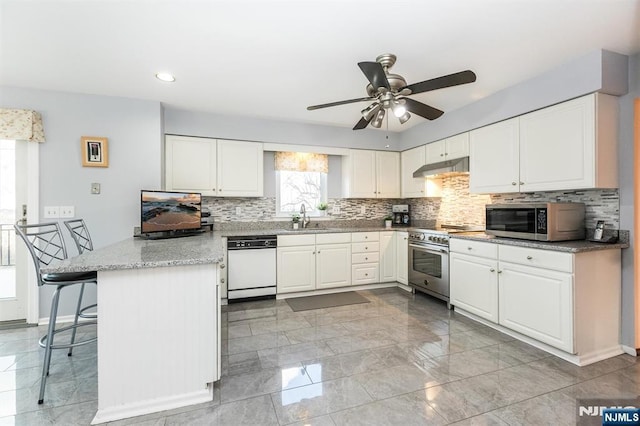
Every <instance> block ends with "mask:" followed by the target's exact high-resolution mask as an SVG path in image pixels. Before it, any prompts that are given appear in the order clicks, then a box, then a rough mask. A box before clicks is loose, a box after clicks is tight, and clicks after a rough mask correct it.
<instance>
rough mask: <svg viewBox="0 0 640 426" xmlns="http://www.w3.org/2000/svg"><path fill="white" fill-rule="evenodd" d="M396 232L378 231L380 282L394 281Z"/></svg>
mask: <svg viewBox="0 0 640 426" xmlns="http://www.w3.org/2000/svg"><path fill="white" fill-rule="evenodd" d="M396 250H397V248H396V232H395V231H381V232H380V282H381V283H387V282H393V281H396V278H397V272H396Z"/></svg>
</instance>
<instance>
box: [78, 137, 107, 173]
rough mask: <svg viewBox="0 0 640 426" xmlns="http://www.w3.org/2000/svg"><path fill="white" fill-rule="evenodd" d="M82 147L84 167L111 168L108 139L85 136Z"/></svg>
mask: <svg viewBox="0 0 640 426" xmlns="http://www.w3.org/2000/svg"><path fill="white" fill-rule="evenodd" d="M81 145H82V166H83V167H109V150H108V148H109V145H108V141H107V138H100V137H95V136H83V137H82V138H81Z"/></svg>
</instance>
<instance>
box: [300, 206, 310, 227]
mask: <svg viewBox="0 0 640 426" xmlns="http://www.w3.org/2000/svg"><path fill="white" fill-rule="evenodd" d="M300 214H301V215H302V228H303V229H304V228H306V227H307V225H308V224H309V222H311V218H308V217H307V210H306V209H305V208H304V203H302V204H300Z"/></svg>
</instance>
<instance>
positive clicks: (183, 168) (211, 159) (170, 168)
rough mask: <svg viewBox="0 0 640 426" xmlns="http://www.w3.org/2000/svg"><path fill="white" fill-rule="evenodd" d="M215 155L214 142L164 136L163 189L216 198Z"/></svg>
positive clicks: (215, 147) (213, 140)
mask: <svg viewBox="0 0 640 426" xmlns="http://www.w3.org/2000/svg"><path fill="white" fill-rule="evenodd" d="M216 154H217V145H216V141H215V139H207V138H194V137H186V136H171V135H167V136H166V140H165V163H166V164H165V188H166V190H167V191H184V192H200V193H202V195H210V196H215V195H217V193H218V191H217V189H218V187H217V185H216Z"/></svg>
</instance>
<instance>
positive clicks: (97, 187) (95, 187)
mask: <svg viewBox="0 0 640 426" xmlns="http://www.w3.org/2000/svg"><path fill="white" fill-rule="evenodd" d="M91 193H92V194H99V193H100V184H99V183H97V182H96V183H92V184H91Z"/></svg>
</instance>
